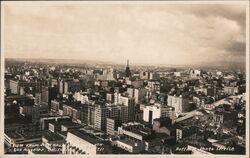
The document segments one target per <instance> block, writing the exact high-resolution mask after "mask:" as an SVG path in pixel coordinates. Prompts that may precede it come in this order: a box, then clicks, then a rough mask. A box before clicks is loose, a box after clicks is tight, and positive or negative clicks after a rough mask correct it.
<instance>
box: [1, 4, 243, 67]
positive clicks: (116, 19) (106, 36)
mask: <svg viewBox="0 0 250 158" xmlns="http://www.w3.org/2000/svg"><path fill="white" fill-rule="evenodd" d="M244 8H245V5H243V4H242V5H241V4H210V5H202V4H192V5H191V4H188V5H177V4H175V5H174V4H171V5H170V4H164V5H162V4H161V5H160V4H154V5H146V4H144V5H143V4H133V5H132V4H123V5H119V4H98V5H78V6H77V5H8V6H5V7H4V9H5V20H6V21H5V57H6V58H38V59H41V58H44V59H74V60H75V59H77V60H92V61H93V60H97V61H105V62H114V63H119V64H120V63H125V62H126V60H127V59H129V60H130V61H132V62H133V63H137V64H144V65H197V64H202V63H205V64H211V63H212V64H215V65H216V64H223V63H229V64H230V63H242V64H245V60H246V48H245V46H246V41H245V40H246V39H245V38H246V37H245V29H246V26H245V14H246V12H245V9H244ZM93 9H94V10H95V11H94V12H93ZM62 17H63V18H62ZM54 52H56V53H54Z"/></svg>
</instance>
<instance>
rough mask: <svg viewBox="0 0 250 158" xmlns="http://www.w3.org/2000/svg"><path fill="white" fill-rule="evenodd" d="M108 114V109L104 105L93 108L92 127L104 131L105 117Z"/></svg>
mask: <svg viewBox="0 0 250 158" xmlns="http://www.w3.org/2000/svg"><path fill="white" fill-rule="evenodd" d="M108 116H109V110H108V108H107V107H106V106H101V105H98V106H97V107H96V108H95V123H94V128H95V129H98V130H102V131H106V125H107V118H108Z"/></svg>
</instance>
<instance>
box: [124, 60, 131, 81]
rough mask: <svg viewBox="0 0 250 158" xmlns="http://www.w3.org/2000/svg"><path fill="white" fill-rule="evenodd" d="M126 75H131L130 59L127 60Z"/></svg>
mask: <svg viewBox="0 0 250 158" xmlns="http://www.w3.org/2000/svg"><path fill="white" fill-rule="evenodd" d="M125 76H126V77H130V76H131V72H130V69H129V60H127V67H126V70H125Z"/></svg>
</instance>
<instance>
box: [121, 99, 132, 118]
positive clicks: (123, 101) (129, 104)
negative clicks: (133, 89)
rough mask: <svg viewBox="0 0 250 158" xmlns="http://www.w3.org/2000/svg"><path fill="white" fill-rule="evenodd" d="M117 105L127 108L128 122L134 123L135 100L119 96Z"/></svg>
mask: <svg viewBox="0 0 250 158" xmlns="http://www.w3.org/2000/svg"><path fill="white" fill-rule="evenodd" d="M119 104H121V105H125V106H127V107H128V121H134V116H135V99H134V98H131V97H125V96H121V97H120V98H119Z"/></svg>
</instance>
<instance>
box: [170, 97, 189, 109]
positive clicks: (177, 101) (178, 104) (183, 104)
mask: <svg viewBox="0 0 250 158" xmlns="http://www.w3.org/2000/svg"><path fill="white" fill-rule="evenodd" d="M168 106H172V107H174V108H175V112H176V113H183V112H186V111H188V110H189V99H188V98H184V97H182V96H181V95H180V96H170V95H168Z"/></svg>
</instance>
